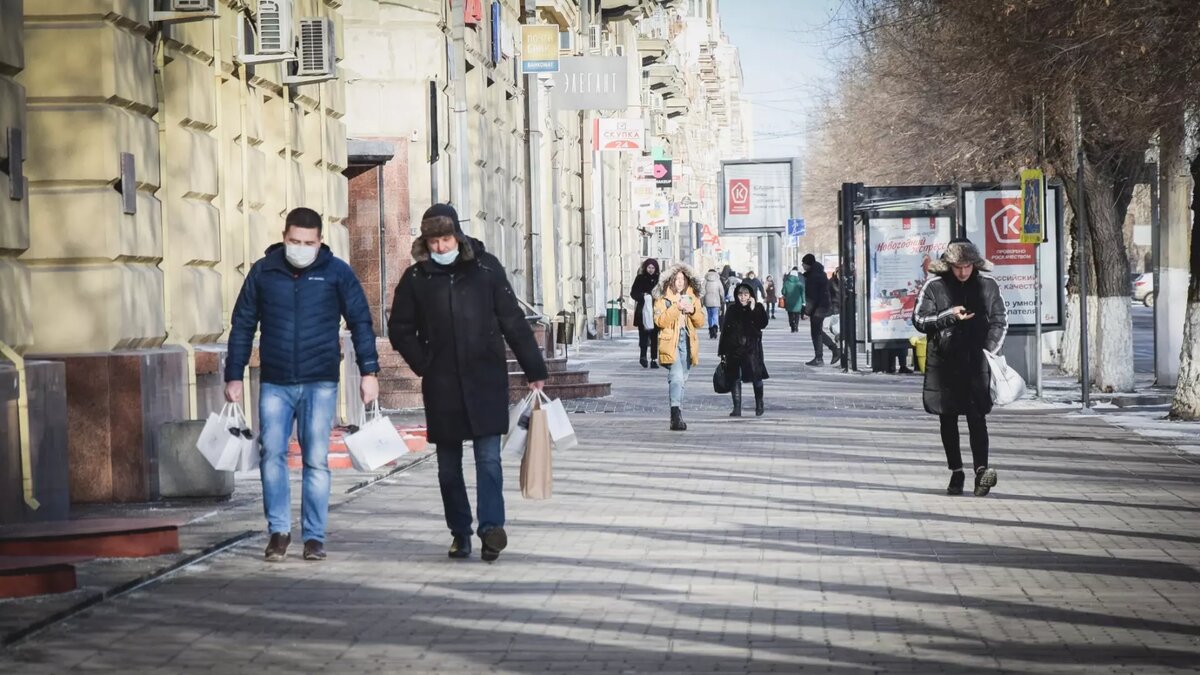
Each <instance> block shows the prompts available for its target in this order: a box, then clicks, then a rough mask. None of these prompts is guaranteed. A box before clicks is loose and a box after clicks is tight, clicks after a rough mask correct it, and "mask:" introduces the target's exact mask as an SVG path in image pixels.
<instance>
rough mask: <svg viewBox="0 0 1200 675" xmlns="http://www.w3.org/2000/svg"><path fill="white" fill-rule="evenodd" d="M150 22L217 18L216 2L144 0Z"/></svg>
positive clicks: (177, 21) (200, 0) (210, 0)
mask: <svg viewBox="0 0 1200 675" xmlns="http://www.w3.org/2000/svg"><path fill="white" fill-rule="evenodd" d="M146 5H147V7H148V9H149V14H150V21H151V22H159V23H183V22H185V21H201V20H203V19H215V18H216V17H217V0H146Z"/></svg>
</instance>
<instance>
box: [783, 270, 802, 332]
mask: <svg viewBox="0 0 1200 675" xmlns="http://www.w3.org/2000/svg"><path fill="white" fill-rule="evenodd" d="M804 302H805V297H804V278H803V277H801V276H800V270H799V269H798V268H795V267H793V268H792V271H791V272H788V274H787V276H786V277H784V278H783V304H784V309H785V310H787V315H788V326H790V327H791V329H792V332H793V333H797V332H799V331H800V316H801V315H802V314H803V313H804Z"/></svg>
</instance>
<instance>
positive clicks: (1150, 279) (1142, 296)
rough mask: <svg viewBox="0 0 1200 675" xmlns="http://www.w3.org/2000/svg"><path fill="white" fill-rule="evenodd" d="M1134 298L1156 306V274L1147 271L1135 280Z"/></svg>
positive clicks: (1146, 304)
mask: <svg viewBox="0 0 1200 675" xmlns="http://www.w3.org/2000/svg"><path fill="white" fill-rule="evenodd" d="M1133 299H1134V300H1136V301H1138V302H1140V303H1142V304H1143V305H1145V306H1147V307H1153V306H1154V275H1153V274H1151V273H1149V272H1146V273H1145V274H1139V275H1138V276H1137V278H1136V279H1134V280H1133Z"/></svg>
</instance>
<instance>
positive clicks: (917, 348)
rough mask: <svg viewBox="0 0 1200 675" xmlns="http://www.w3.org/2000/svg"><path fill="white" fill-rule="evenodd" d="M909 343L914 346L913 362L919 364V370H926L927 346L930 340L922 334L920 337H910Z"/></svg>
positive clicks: (921, 371)
mask: <svg viewBox="0 0 1200 675" xmlns="http://www.w3.org/2000/svg"><path fill="white" fill-rule="evenodd" d="M908 343H909V344H910V345H912V348H913V362H914V363H915V364H916V366H917V372H920V373H923V372H925V348H926V347H927V346H928V344H929V341H928V340H927V339H926V338H925V336H924V335H922V336H920V337H911V338H909V339H908Z"/></svg>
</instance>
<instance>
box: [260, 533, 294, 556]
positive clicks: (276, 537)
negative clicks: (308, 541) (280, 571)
mask: <svg viewBox="0 0 1200 675" xmlns="http://www.w3.org/2000/svg"><path fill="white" fill-rule="evenodd" d="M291 543H292V535H291V533H288V532H272V533H271V541H269V542H267V550H266V553H265V554H264V555H263V557H264V558H266V559H267V562H281V561H282V560H283V559H284V558H286V557H287V550H288V546H289V545H290V544H291Z"/></svg>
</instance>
